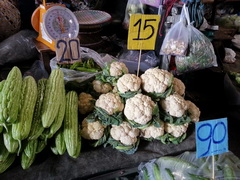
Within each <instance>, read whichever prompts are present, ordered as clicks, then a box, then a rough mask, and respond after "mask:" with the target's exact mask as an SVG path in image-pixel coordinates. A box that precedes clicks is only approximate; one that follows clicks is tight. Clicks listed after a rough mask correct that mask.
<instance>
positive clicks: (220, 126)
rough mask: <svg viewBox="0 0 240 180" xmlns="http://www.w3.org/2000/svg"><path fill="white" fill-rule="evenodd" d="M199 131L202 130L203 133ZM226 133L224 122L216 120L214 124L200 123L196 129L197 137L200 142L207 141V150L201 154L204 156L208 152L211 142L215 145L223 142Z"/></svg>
mask: <svg viewBox="0 0 240 180" xmlns="http://www.w3.org/2000/svg"><path fill="white" fill-rule="evenodd" d="M201 131H204V133H201ZM206 132H207V133H206ZM219 132H222V133H219ZM226 135H227V127H226V125H225V124H224V122H217V123H216V124H215V125H214V126H213V124H210V123H205V124H202V125H200V126H199V127H198V129H197V138H198V139H199V140H200V141H202V142H205V141H208V146H207V151H206V152H204V153H203V154H202V155H201V156H206V155H207V154H208V153H209V151H210V147H211V144H212V143H213V144H215V145H216V144H221V143H222V142H224V140H225V138H226Z"/></svg>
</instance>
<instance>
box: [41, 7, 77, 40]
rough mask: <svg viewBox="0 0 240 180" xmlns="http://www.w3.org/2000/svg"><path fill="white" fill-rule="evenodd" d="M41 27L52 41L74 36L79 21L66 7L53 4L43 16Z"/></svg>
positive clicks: (75, 35)
mask: <svg viewBox="0 0 240 180" xmlns="http://www.w3.org/2000/svg"><path fill="white" fill-rule="evenodd" d="M43 29H44V31H45V32H46V34H47V35H48V36H49V38H51V39H52V40H53V41H54V40H56V39H59V38H76V37H77V36H78V33H79V23H78V21H77V18H76V16H75V15H74V13H73V12H72V11H70V10H69V9H68V8H66V7H62V6H53V7H50V8H49V9H48V10H47V11H46V13H45V14H44V16H43Z"/></svg>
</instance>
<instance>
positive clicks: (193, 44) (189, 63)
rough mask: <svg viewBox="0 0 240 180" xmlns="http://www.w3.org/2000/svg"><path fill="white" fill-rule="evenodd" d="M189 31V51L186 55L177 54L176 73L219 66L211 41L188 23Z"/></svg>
mask: <svg viewBox="0 0 240 180" xmlns="http://www.w3.org/2000/svg"><path fill="white" fill-rule="evenodd" d="M187 11H188V10H187ZM188 32H189V53H188V54H187V56H185V57H180V56H176V59H175V63H176V67H177V70H176V74H183V73H186V72H190V71H194V70H200V69H205V68H209V67H212V66H217V59H216V55H215V52H214V48H213V45H212V43H211V41H210V40H209V39H208V38H207V37H206V36H205V35H204V34H203V33H201V32H200V31H199V30H198V29H196V28H195V27H194V26H192V25H190V24H189V25H188Z"/></svg>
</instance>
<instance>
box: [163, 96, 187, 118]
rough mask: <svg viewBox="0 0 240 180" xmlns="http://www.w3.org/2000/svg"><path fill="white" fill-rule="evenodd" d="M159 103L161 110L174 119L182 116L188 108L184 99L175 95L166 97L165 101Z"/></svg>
mask: <svg viewBox="0 0 240 180" xmlns="http://www.w3.org/2000/svg"><path fill="white" fill-rule="evenodd" d="M160 103H161V106H162V108H163V110H165V111H166V112H168V113H169V114H170V115H171V116H174V117H181V116H183V115H184V114H185V111H186V110H187V108H188V105H187V102H186V101H185V99H184V98H183V97H182V96H180V95H179V94H177V93H174V94H172V95H169V96H167V97H166V98H165V99H163V100H162V101H160Z"/></svg>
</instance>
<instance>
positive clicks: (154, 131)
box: [140, 121, 164, 138]
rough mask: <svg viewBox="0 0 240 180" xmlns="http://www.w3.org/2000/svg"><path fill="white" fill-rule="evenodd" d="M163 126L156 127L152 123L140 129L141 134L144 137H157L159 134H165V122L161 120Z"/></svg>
mask: <svg viewBox="0 0 240 180" xmlns="http://www.w3.org/2000/svg"><path fill="white" fill-rule="evenodd" d="M160 124H161V126H160V127H156V126H154V125H150V126H148V127H146V128H144V129H141V130H140V132H141V133H140V136H141V137H143V138H157V137H159V136H162V135H164V122H163V121H161V123H160Z"/></svg>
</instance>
